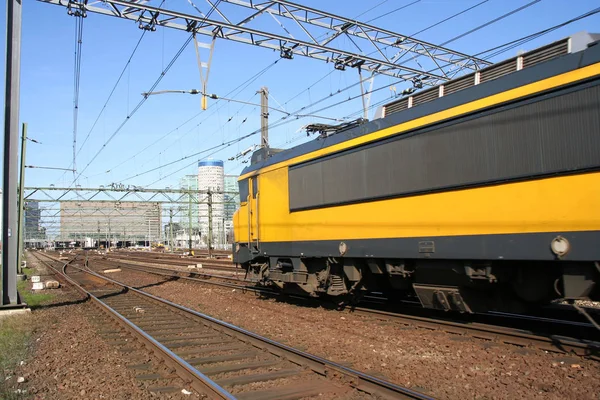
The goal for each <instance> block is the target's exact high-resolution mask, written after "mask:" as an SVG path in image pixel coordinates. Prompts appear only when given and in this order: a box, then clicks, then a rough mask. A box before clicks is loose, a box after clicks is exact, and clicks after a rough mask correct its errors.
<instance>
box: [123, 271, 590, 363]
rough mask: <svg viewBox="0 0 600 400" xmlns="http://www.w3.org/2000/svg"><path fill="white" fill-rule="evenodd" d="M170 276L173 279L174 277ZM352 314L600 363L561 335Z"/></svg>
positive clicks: (366, 311) (586, 344) (583, 344)
mask: <svg viewBox="0 0 600 400" xmlns="http://www.w3.org/2000/svg"><path fill="white" fill-rule="evenodd" d="M140 267H141V266H140ZM144 268H145V267H141V268H139V269H138V270H140V271H144ZM149 268H153V267H149ZM133 269H135V268H133ZM167 271H168V270H167ZM147 272H150V273H156V274H159V275H170V274H169V272H163V273H159V272H154V271H147ZM170 276H173V275H170ZM210 276H211V277H213V276H214V277H216V278H220V277H219V276H215V275H210ZM186 279H187V278H186ZM190 280H192V281H196V282H200V283H208V284H214V285H217V286H224V287H234V288H238V289H241V290H247V291H253V292H258V293H264V294H270V295H276V294H277V292H274V291H272V290H269V289H267V288H258V287H251V286H246V285H238V284H227V283H220V282H211V281H207V280H204V279H198V278H196V279H194V278H190ZM351 310H352V311H351V312H352V313H355V314H362V315H369V316H376V317H379V318H384V319H388V320H394V321H396V322H401V323H405V324H410V325H416V326H419V327H424V328H427V329H435V330H444V331H446V332H449V333H453V334H461V335H465V334H467V335H470V336H472V337H475V338H478V339H484V340H489V341H496V342H502V343H506V344H511V345H516V346H522V347H535V348H539V349H541V350H545V351H549V352H553V353H571V354H575V355H578V356H581V357H588V358H591V359H593V360H598V361H600V342H590V341H586V340H577V339H574V338H569V337H564V336H558V335H553V336H541V335H536V334H533V333H531V332H527V331H523V330H519V329H513V328H507V327H502V326H497V325H490V324H481V323H477V322H470V323H469V324H468V325H466V324H465V323H460V322H452V321H446V320H442V319H434V318H427V317H420V316H412V315H408V314H398V313H391V312H387V311H380V310H375V309H370V308H364V307H353V308H352V309H351ZM500 317H501V316H500ZM518 317H519V318H520V319H524V320H532V319H533V318H535V317H528V316H522V315H519V316H518ZM535 320H539V321H541V322H548V321H549V319H548V318H535ZM560 322H561V323H567V324H571V325H575V324H574V323H573V322H571V321H560ZM578 325H579V326H583V325H582V324H581V323H579V324H578Z"/></svg>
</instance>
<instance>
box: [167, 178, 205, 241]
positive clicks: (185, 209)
mask: <svg viewBox="0 0 600 400" xmlns="http://www.w3.org/2000/svg"><path fill="white" fill-rule="evenodd" d="M179 187H180V188H181V189H185V190H193V191H196V192H197V191H198V175H185V176H183V177H182V178H181V179H180V180H179ZM181 201H182V202H184V203H185V204H180V207H178V208H179V209H178V210H173V212H176V213H177V214H178V215H179V224H180V225H181V227H182V228H183V229H186V230H187V229H188V228H189V225H190V212H189V205H188V204H189V201H190V199H189V197H188V196H187V195H185V196H183V197H182V198H181ZM197 202H198V196H192V203H193V204H192V230H198V228H199V226H200V221H199V214H198V212H199V210H198V207H196V203H197Z"/></svg>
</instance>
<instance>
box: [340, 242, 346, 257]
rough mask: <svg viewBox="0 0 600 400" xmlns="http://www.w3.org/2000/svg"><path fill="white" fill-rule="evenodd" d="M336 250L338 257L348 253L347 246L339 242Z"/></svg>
mask: <svg viewBox="0 0 600 400" xmlns="http://www.w3.org/2000/svg"><path fill="white" fill-rule="evenodd" d="M338 249H339V251H340V256H343V255H344V254H346V252H347V251H348V246H347V245H346V243H344V242H340V245H339V247H338Z"/></svg>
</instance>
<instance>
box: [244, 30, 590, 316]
mask: <svg viewBox="0 0 600 400" xmlns="http://www.w3.org/2000/svg"><path fill="white" fill-rule="evenodd" d="M598 39H600V35H593V34H587V33H580V34H577V35H573V36H571V37H569V38H566V39H564V40H560V41H558V42H555V43H552V44H549V45H547V46H544V47H542V48H539V49H536V50H533V51H531V52H528V53H524V54H521V55H519V56H518V57H514V58H511V59H508V60H506V61H504V62H501V63H497V64H494V65H492V66H490V67H488V68H486V69H482V70H480V71H477V72H475V73H472V74H470V75H466V76H463V77H460V78H458V79H456V80H453V81H449V82H446V83H444V84H443V85H440V86H437V87H433V88H430V89H428V90H424V91H421V92H418V93H415V94H413V95H410V96H409V97H405V98H402V99H400V100H397V101H395V102H393V103H390V104H387V105H385V106H383V107H382V108H381V109H380V110H378V112H377V114H378V115H377V118H375V119H374V120H373V121H370V122H366V123H362V124H357V125H356V126H350V127H348V126H346V127H345V129H340V130H338V131H337V132H335V133H332V134H322V135H320V136H319V137H318V138H316V139H315V140H313V141H310V142H308V143H305V144H302V145H300V146H297V147H294V148H291V149H288V150H285V151H275V150H273V149H268V148H263V149H260V150H258V151H257V152H255V154H254V155H253V156H252V164H251V165H250V166H249V167H247V168H246V169H244V171H243V172H242V174H241V176H240V178H239V186H240V198H241V207H240V209H239V210H238V211H237V213H236V214H235V216H234V229H235V244H234V249H233V252H234V253H233V254H234V255H233V257H234V261H235V262H236V263H239V264H241V265H242V266H243V267H244V268H245V269H247V270H248V273H249V274H250V276H252V277H254V278H255V279H256V280H260V281H262V282H268V283H269V284H272V285H276V286H278V287H280V288H282V289H285V290H288V291H292V292H293V291H296V292H301V293H306V294H308V295H311V296H321V295H331V296H358V295H360V294H361V293H369V292H381V293H385V294H386V295H387V296H388V297H389V298H402V297H406V298H414V299H418V300H419V301H420V302H421V304H422V305H423V306H424V307H428V308H439V309H445V310H459V311H466V312H473V311H479V310H490V309H514V307H513V306H514V305H515V304H518V305H523V304H530V305H533V304H546V303H548V302H550V301H552V300H554V299H561V298H564V299H580V298H586V299H588V298H591V299H598V297H600V289H599V288H598V285H597V282H598V281H599V280H600V264H599V263H598V261H600V43H599V42H598Z"/></svg>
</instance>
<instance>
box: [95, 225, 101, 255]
mask: <svg viewBox="0 0 600 400" xmlns="http://www.w3.org/2000/svg"><path fill="white" fill-rule="evenodd" d="M96 247H97V249H98V250H100V220H98V243H97V244H96Z"/></svg>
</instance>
